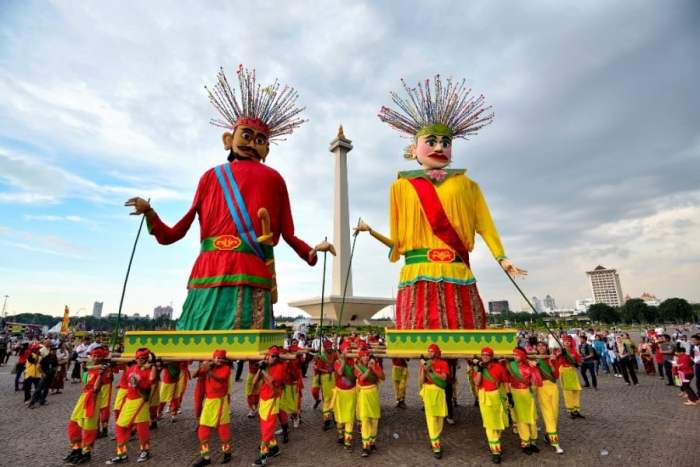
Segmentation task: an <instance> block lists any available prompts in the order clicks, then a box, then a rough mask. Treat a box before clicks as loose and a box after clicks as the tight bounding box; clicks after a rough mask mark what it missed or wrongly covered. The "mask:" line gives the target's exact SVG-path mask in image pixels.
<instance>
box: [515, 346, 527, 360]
mask: <svg viewBox="0 0 700 467" xmlns="http://www.w3.org/2000/svg"><path fill="white" fill-rule="evenodd" d="M513 355H514V356H515V358H517V359H526V358H527V352H525V350H524V349H523V348H522V347H516V348H514V349H513Z"/></svg>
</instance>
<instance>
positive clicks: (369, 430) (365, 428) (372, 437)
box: [360, 418, 379, 449]
mask: <svg viewBox="0 0 700 467" xmlns="http://www.w3.org/2000/svg"><path fill="white" fill-rule="evenodd" d="M360 421H361V422H362V426H361V430H360V432H361V433H362V449H369V448H370V447H371V446H374V443H375V442H376V440H377V432H378V431H379V419H378V418H365V419H362V420H360Z"/></svg>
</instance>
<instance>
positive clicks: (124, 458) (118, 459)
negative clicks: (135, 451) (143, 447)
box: [105, 455, 129, 465]
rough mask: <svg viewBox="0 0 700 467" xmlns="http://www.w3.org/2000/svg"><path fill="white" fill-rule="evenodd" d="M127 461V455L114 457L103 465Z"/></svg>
mask: <svg viewBox="0 0 700 467" xmlns="http://www.w3.org/2000/svg"><path fill="white" fill-rule="evenodd" d="M128 460H129V456H127V455H123V456H116V457H112V458H111V459H109V460H108V461H107V462H105V464H107V465H114V464H123V463H125V462H126V461H128Z"/></svg>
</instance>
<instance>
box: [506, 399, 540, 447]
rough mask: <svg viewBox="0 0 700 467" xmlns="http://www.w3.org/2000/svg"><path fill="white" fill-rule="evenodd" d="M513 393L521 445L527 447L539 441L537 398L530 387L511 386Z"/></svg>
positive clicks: (515, 418) (516, 423)
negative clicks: (517, 387)
mask: <svg viewBox="0 0 700 467" xmlns="http://www.w3.org/2000/svg"><path fill="white" fill-rule="evenodd" d="M510 392H511V395H512V396H513V402H515V407H514V408H513V411H514V412H515V416H514V417H513V420H514V421H515V425H516V426H517V427H518V435H519V436H520V447H527V446H529V445H530V444H535V443H536V442H537V424H536V420H537V411H536V409H535V398H534V397H533V395H532V393H531V392H530V389H529V388H528V389H516V388H511V390H510Z"/></svg>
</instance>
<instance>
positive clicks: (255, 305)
mask: <svg viewBox="0 0 700 467" xmlns="http://www.w3.org/2000/svg"><path fill="white" fill-rule="evenodd" d="M272 326H273V320H272V300H271V297H270V290H268V289H263V288H260V287H251V286H248V285H236V286H222V287H210V288H202V289H189V290H188V291H187V299H186V300H185V304H184V305H183V306H182V315H181V316H180V318H179V319H178V320H177V330H178V331H205V330H217V329H272Z"/></svg>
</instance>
